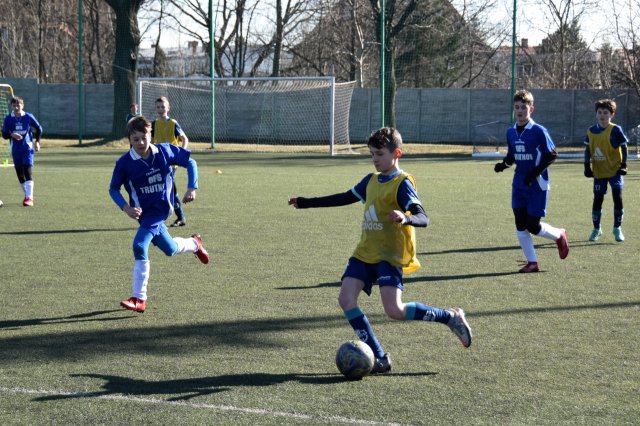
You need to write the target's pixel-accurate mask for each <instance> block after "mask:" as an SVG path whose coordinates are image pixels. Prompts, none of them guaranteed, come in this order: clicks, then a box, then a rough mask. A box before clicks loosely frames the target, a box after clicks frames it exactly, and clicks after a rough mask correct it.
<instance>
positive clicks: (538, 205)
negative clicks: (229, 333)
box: [494, 90, 569, 273]
mask: <svg viewBox="0 0 640 426" xmlns="http://www.w3.org/2000/svg"><path fill="white" fill-rule="evenodd" d="M513 110H514V112H515V117H516V122H515V124H514V125H513V127H511V128H509V129H508V130H507V145H508V151H507V155H506V157H505V158H504V160H502V161H501V162H500V163H497V164H496V165H495V166H494V171H495V172H496V173H499V172H502V171H504V170H505V169H507V168H509V167H510V166H511V165H512V164H513V163H515V164H516V170H515V173H514V174H513V183H512V189H511V208H512V209H513V214H514V216H515V221H516V235H517V237H518V241H519V242H520V247H522V251H523V252H524V255H525V257H526V258H527V264H526V265H525V266H524V267H522V268H521V269H520V271H519V272H523V273H527V272H538V271H539V270H540V268H539V266H538V257H537V255H536V249H535V247H534V246H533V238H532V237H531V236H532V235H537V236H539V237H543V238H548V239H550V240H554V241H555V242H556V244H557V246H558V253H559V254H560V259H564V258H566V257H567V255H568V254H569V243H568V241H567V233H566V232H565V230H564V229H560V228H554V227H553V226H551V225H549V224H547V223H544V222H540V219H541V218H542V217H544V216H545V215H546V212H547V200H548V198H549V171H548V170H547V168H548V167H549V166H550V165H551V163H553V162H554V161H555V159H556V157H557V156H558V153H557V152H556V147H555V145H554V144H553V141H552V140H551V136H549V133H548V132H547V129H545V128H544V127H542V126H541V125H539V124H537V123H536V122H534V121H533V120H532V119H531V113H532V112H533V95H532V94H531V93H530V92H528V91H526V90H519V91H517V92H516V93H515V95H514V97H513Z"/></svg>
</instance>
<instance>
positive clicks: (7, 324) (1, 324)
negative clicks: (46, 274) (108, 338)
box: [0, 309, 132, 330]
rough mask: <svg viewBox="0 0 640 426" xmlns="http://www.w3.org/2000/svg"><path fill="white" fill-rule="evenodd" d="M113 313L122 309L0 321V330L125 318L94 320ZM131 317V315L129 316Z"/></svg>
mask: <svg viewBox="0 0 640 426" xmlns="http://www.w3.org/2000/svg"><path fill="white" fill-rule="evenodd" d="M113 312H122V309H111V310H108V311H94V312H87V313H84V314H77V315H68V316H66V317H52V318H32V319H26V320H6V321H0V330H3V329H9V330H12V329H18V328H21V327H29V326H33V325H44V324H64V323H75V322H93V321H117V320H120V319H124V318H127V317H116V318H114V317H106V318H94V317H97V316H100V315H105V314H110V313H113ZM129 316H132V315H129Z"/></svg>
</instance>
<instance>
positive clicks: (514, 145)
mask: <svg viewBox="0 0 640 426" xmlns="http://www.w3.org/2000/svg"><path fill="white" fill-rule="evenodd" d="M507 146H508V153H507V156H513V158H514V159H515V165H516V170H515V173H514V174H513V188H514V190H516V189H526V188H528V186H527V185H525V184H524V178H525V176H526V175H527V173H529V172H531V171H532V170H534V169H535V168H536V167H537V166H539V165H540V163H541V162H542V159H543V158H544V157H546V156H548V155H551V153H552V152H554V151H555V149H556V147H555V145H554V143H553V140H551V136H549V132H547V129H545V128H544V127H542V126H541V125H539V124H537V123H536V122H534V121H533V120H529V122H528V123H527V125H526V126H525V127H524V129H523V130H522V131H521V132H518V129H517V126H516V125H515V124H514V125H513V127H510V128H509V129H508V130H507ZM536 181H537V182H534V183H533V184H532V185H531V188H534V189H535V188H538V189H540V190H542V191H547V190H549V172H548V170H547V169H544V171H543V172H542V173H541V174H540V176H538V178H537V179H536Z"/></svg>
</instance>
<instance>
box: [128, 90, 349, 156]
mask: <svg viewBox="0 0 640 426" xmlns="http://www.w3.org/2000/svg"><path fill="white" fill-rule="evenodd" d="M213 81H214V86H213V88H212V86H211V79H210V78H140V79H139V80H138V93H137V94H138V103H139V105H140V112H141V113H142V114H143V115H144V116H145V117H147V118H148V119H153V118H154V117H155V115H156V114H155V101H156V99H158V98H159V97H161V96H166V97H167V99H168V100H169V104H170V112H169V116H170V117H171V118H174V119H176V120H177V121H178V123H180V126H181V127H182V128H183V129H184V131H185V133H186V134H187V136H188V137H189V140H195V141H201V142H215V147H216V149H229V150H250V151H271V150H281V151H324V152H326V151H328V152H329V153H330V154H339V153H349V152H351V145H350V141H349V109H350V107H351V96H352V94H353V88H354V85H355V82H348V83H336V82H335V78H334V77H277V78H259V77H252V78H248V77H247V78H215V79H214V80H213ZM212 98H213V99H212ZM212 103H213V108H212ZM212 109H213V111H215V113H213V114H212ZM212 129H213V131H212ZM212 139H213V140H212Z"/></svg>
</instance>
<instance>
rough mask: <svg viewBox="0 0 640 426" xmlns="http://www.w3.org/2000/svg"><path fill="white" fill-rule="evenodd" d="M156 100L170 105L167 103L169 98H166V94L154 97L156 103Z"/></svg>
mask: <svg viewBox="0 0 640 426" xmlns="http://www.w3.org/2000/svg"><path fill="white" fill-rule="evenodd" d="M158 102H162V103H166V104H167V105H170V104H169V99H167V97H166V96H160V97H159V98H158V99H156V103H158Z"/></svg>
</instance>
